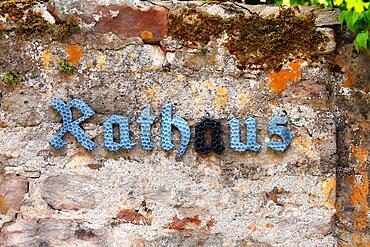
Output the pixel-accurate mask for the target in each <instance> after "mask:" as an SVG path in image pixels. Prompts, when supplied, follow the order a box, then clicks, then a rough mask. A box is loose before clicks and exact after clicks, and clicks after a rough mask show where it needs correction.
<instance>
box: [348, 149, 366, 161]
mask: <svg viewBox="0 0 370 247" xmlns="http://www.w3.org/2000/svg"><path fill="white" fill-rule="evenodd" d="M351 154H352V157H354V158H356V159H357V160H358V161H359V162H360V163H361V164H365V163H366V161H367V156H368V155H369V151H368V150H365V149H363V148H362V147H357V146H353V147H352V149H351Z"/></svg>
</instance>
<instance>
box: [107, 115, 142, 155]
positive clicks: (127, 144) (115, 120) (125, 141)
mask: <svg viewBox="0 0 370 247" xmlns="http://www.w3.org/2000/svg"><path fill="white" fill-rule="evenodd" d="M113 124H118V126H119V134H120V142H115V141H114V140H113ZM103 131H104V146H105V148H106V149H107V150H109V151H113V152H116V151H118V150H120V149H131V148H132V147H133V146H134V145H135V143H134V142H132V141H131V140H130V136H129V135H130V134H129V124H128V118H127V117H123V116H120V115H112V116H110V117H109V118H108V119H107V121H105V122H104V124H103Z"/></svg>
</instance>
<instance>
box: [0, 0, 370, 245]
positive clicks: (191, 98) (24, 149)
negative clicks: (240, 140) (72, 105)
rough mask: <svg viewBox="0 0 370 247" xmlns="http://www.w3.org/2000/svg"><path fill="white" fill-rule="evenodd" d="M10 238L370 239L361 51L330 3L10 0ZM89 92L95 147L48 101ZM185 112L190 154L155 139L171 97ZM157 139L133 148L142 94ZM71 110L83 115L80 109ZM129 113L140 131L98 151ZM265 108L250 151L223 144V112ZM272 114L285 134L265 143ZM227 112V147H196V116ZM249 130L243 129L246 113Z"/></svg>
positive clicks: (6, 114)
mask: <svg viewBox="0 0 370 247" xmlns="http://www.w3.org/2000/svg"><path fill="white" fill-rule="evenodd" d="M0 6H1V9H0V11H1V12H0V35H1V38H0V61H1V62H0V74H1V75H2V78H3V81H2V82H1V84H0V90H1V91H0V102H1V105H0V165H1V166H0V168H1V178H0V181H1V182H0V213H1V217H0V227H1V232H0V243H1V244H0V245H1V246H135V247H138V246H337V245H338V246H368V245H369V244H370V236H369V227H370V225H369V201H370V199H369V198H370V197H369V172H370V170H369V168H368V156H369V140H370V138H369V129H370V127H369V126H370V125H369V118H368V117H369V85H370V84H369V81H370V73H369V72H368V68H369V64H370V63H369V60H370V58H369V56H368V55H366V54H364V53H363V54H356V53H355V52H354V51H353V48H352V44H351V43H350V41H351V39H352V37H351V35H350V34H348V33H346V32H341V31H340V28H339V23H338V21H337V18H338V12H337V11H335V10H333V11H330V10H319V9H315V8H313V7H296V8H293V9H288V8H284V9H282V8H280V7H277V6H269V5H245V4H242V3H238V2H235V3H231V2H196V1H189V2H178V1H176V2H175V1H174V2H167V1H156V2H154V1H152V2H149V1H131V0H119V1H118V0H114V1H113V0H91V1H78V0H67V1H59V0H54V1H34V0H32V1H26V0H8V1H3V2H2V3H0ZM75 98H78V99H81V100H83V101H84V102H86V103H87V104H88V105H89V106H90V107H91V108H92V109H93V110H94V111H95V113H96V114H95V115H94V116H93V117H91V118H89V119H88V120H87V121H85V122H84V123H82V124H81V126H82V127H83V129H84V130H85V131H86V133H87V134H88V135H89V137H90V138H91V139H92V140H93V141H94V142H95V143H96V144H97V145H98V147H97V148H96V149H94V150H93V151H91V152H89V151H87V150H86V149H84V148H83V147H82V146H81V145H80V144H79V143H78V142H77V141H76V138H75V137H73V136H72V135H66V136H65V138H64V139H65V140H66V141H67V143H68V144H67V147H66V148H64V149H61V150H57V149H55V148H53V147H52V146H51V145H50V144H49V141H51V140H52V138H53V137H54V136H55V135H56V134H57V133H58V131H59V130H60V128H61V127H62V119H61V117H60V115H59V114H58V112H57V111H55V109H53V108H52V107H51V103H52V101H53V100H54V99H61V100H63V101H65V102H69V101H70V100H72V99H75ZM168 103H171V104H172V107H173V109H172V113H173V115H178V116H181V117H183V118H184V119H186V120H187V121H188V123H189V125H190V127H191V131H192V133H191V134H192V138H191V142H190V146H189V148H188V149H187V151H186V153H185V154H184V156H182V157H181V158H177V157H176V154H177V150H178V147H179V144H180V143H179V142H180V135H179V133H178V131H176V130H173V140H174V144H175V148H174V149H173V150H172V151H170V152H165V151H164V150H163V149H161V145H160V142H161V110H162V107H163V106H164V105H165V104H168ZM146 106H150V107H151V110H152V114H153V115H154V116H155V117H156V119H155V122H154V125H153V126H152V139H153V143H154V144H155V148H154V150H152V151H150V152H146V151H144V150H143V149H142V147H140V136H139V133H140V125H139V124H138V123H137V122H136V120H137V118H138V117H139V115H140V113H141V111H142V110H143V109H144V107H146ZM76 114H78V113H77V112H76ZM113 114H120V115H124V116H127V117H128V118H129V121H130V131H131V133H130V135H131V138H132V140H133V141H134V142H135V146H134V147H133V149H132V150H129V151H127V150H126V151H119V152H109V151H107V150H106V149H105V148H104V139H103V129H102V125H103V123H104V122H105V121H106V120H107V119H108V117H109V116H111V115H113ZM249 116H253V117H255V119H256V120H257V141H258V142H259V143H260V144H261V145H262V147H261V150H260V151H259V152H257V153H255V152H246V153H243V154H240V153H237V152H235V151H233V150H232V149H230V147H229V146H230V138H229V135H230V130H229V126H228V124H227V123H228V120H229V119H230V118H232V117H235V118H237V119H239V120H240V121H244V119H246V118H247V117H249ZM273 116H286V117H288V118H289V124H288V127H289V129H290V130H291V131H292V133H293V141H292V143H291V144H290V146H289V148H288V149H287V150H286V151H285V152H283V153H278V152H275V151H273V150H271V149H269V148H267V143H268V142H269V141H270V140H271V139H273V137H271V136H269V135H268V128H267V124H268V121H269V120H270V119H271V117H273ZM205 117H208V118H213V119H218V120H220V122H221V124H222V131H223V134H222V141H223V144H224V145H225V147H226V149H225V151H224V152H223V153H222V154H220V155H217V154H215V153H210V154H207V155H204V154H199V153H198V152H196V151H195V149H194V129H195V126H196V125H197V123H199V122H200V121H202V119H204V118H205ZM241 134H242V135H243V136H245V129H244V126H242V127H241Z"/></svg>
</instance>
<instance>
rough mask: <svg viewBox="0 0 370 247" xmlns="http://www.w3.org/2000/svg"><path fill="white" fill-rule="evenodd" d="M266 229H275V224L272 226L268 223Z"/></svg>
mask: <svg viewBox="0 0 370 247" xmlns="http://www.w3.org/2000/svg"><path fill="white" fill-rule="evenodd" d="M266 228H269V229H271V228H274V225H273V224H271V223H267V224H266Z"/></svg>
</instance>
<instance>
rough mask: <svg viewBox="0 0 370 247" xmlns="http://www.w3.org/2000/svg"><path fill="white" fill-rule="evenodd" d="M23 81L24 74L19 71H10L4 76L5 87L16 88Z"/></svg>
mask: <svg viewBox="0 0 370 247" xmlns="http://www.w3.org/2000/svg"><path fill="white" fill-rule="evenodd" d="M22 79H23V73H21V72H19V71H9V72H8V73H6V74H5V75H4V76H3V82H4V84H5V85H11V86H15V85H18V84H19V82H21V81H22Z"/></svg>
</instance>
